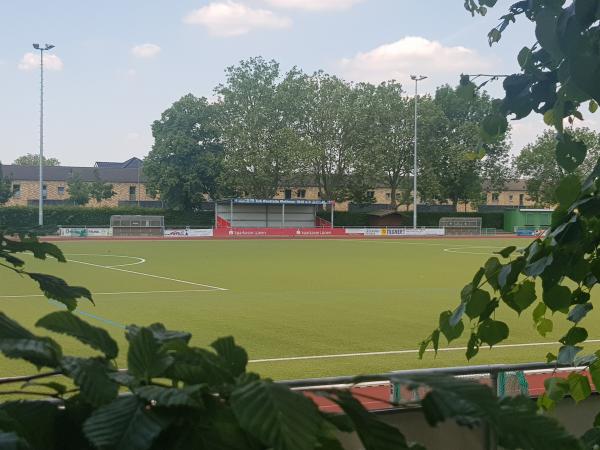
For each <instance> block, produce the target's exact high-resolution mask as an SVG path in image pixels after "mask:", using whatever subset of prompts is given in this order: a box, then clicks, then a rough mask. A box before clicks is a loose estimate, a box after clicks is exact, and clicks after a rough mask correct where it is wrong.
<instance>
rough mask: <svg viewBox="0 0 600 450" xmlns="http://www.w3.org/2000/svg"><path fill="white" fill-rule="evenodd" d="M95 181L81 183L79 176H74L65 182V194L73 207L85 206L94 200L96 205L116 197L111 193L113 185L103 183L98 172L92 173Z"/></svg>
mask: <svg viewBox="0 0 600 450" xmlns="http://www.w3.org/2000/svg"><path fill="white" fill-rule="evenodd" d="M94 177H95V180H94V181H93V182H91V183H90V182H86V181H83V179H82V178H81V176H80V175H79V174H75V175H74V176H73V177H71V179H69V180H68V181H67V192H68V194H69V201H70V202H72V203H73V204H74V205H79V206H83V205H87V204H88V203H89V202H90V200H92V199H94V200H96V201H97V202H98V203H100V202H101V201H102V200H108V199H110V198H112V197H114V196H115V195H116V192H115V191H113V185H112V184H109V183H105V182H103V181H102V180H101V179H100V176H99V174H98V171H95V172H94Z"/></svg>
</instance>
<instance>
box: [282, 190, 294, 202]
mask: <svg viewBox="0 0 600 450" xmlns="http://www.w3.org/2000/svg"><path fill="white" fill-rule="evenodd" d="M284 194H285V195H284V197H285V199H286V200H291V198H292V190H291V189H286V190H285V192H284Z"/></svg>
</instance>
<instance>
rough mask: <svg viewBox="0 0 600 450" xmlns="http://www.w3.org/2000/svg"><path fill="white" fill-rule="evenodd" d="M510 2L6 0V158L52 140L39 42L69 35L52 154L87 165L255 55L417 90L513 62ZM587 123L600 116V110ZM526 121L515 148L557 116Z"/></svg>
mask: <svg viewBox="0 0 600 450" xmlns="http://www.w3.org/2000/svg"><path fill="white" fill-rule="evenodd" d="M509 3H511V2H509V1H503V0H500V1H499V2H498V6H497V7H496V8H495V9H493V10H491V11H490V12H489V13H488V15H487V16H486V17H484V18H481V17H475V18H472V17H471V15H470V14H469V13H468V12H467V11H466V10H464V8H463V1H462V0H418V1H414V0H177V1H173V0H171V1H168V0H103V1H96V2H91V1H82V0H54V1H52V2H48V1H39V0H29V1H27V2H23V1H8V0H1V1H0V30H2V31H1V42H0V161H2V162H3V163H5V164H7V163H10V162H12V161H13V160H14V159H15V158H17V157H18V156H20V155H22V154H25V153H36V152H38V151H39V150H38V149H39V147H38V146H39V134H38V127H39V55H38V54H34V50H33V48H32V43H34V42H40V43H50V44H54V45H55V46H56V48H55V49H53V50H52V51H50V52H49V53H48V54H47V56H46V57H45V60H44V61H45V67H46V69H47V70H46V72H45V89H46V91H45V92H46V94H45V154H46V155H47V156H49V157H55V158H58V159H59V160H60V161H61V163H62V164H63V165H82V166H86V165H91V164H93V163H94V162H95V161H99V160H100V161H125V160H127V159H128V158H130V157H132V156H137V157H140V158H143V157H144V156H145V155H146V154H147V153H148V152H149V151H150V149H151V147H152V143H153V140H152V134H151V130H150V126H151V124H152V122H153V121H154V120H156V119H158V118H160V114H161V112H162V111H164V110H165V109H166V108H168V107H169V106H170V105H171V104H172V103H173V102H174V101H176V100H177V99H178V98H180V97H182V96H183V95H185V94H187V93H192V94H194V95H196V96H205V97H208V98H211V97H213V90H214V87H215V86H216V85H217V84H219V83H221V82H223V81H224V70H225V69H226V68H227V67H228V66H231V65H235V64H236V63H238V62H239V61H240V60H242V59H245V58H249V57H253V56H262V57H264V58H266V59H275V60H277V61H278V62H279V63H280V64H281V67H282V70H284V71H285V70H288V69H289V68H291V67H293V66H298V67H299V68H301V69H303V70H304V71H305V72H308V73H311V72H313V71H316V70H319V69H322V70H325V71H326V72H329V73H332V74H336V75H339V76H341V77H343V78H345V79H347V80H350V81H370V82H376V83H377V82H381V81H385V80H389V79H396V80H398V81H400V82H401V83H403V84H404V85H405V87H406V90H407V91H408V92H409V93H412V92H413V90H414V85H413V84H412V83H411V81H410V74H412V73H417V74H423V75H427V76H428V77H429V78H428V79H427V80H425V81H423V82H422V83H421V84H420V90H421V92H423V93H425V92H427V93H433V92H435V88H436V86H438V85H440V84H443V83H449V84H452V85H455V84H457V83H458V79H459V75H460V74H461V73H482V72H483V73H513V72H515V71H517V70H518V64H517V62H516V55H517V53H518V51H519V50H520V49H521V48H522V47H523V46H524V45H530V44H532V43H533V39H534V38H533V29H532V27H531V25H530V24H529V23H527V22H519V23H517V24H516V25H514V26H512V28H511V29H510V32H508V33H506V34H505V37H504V38H503V40H502V41H501V43H500V45H495V46H494V47H492V48H490V47H489V46H488V44H487V38H486V34H487V32H488V31H489V29H490V28H492V27H493V26H494V25H495V24H496V23H497V19H498V18H499V17H500V16H501V15H502V14H503V13H504V11H505V9H506V7H507V6H508V4H509ZM489 91H490V94H492V95H494V96H501V94H502V90H501V86H500V85H499V84H496V85H494V86H491V88H490V89H489ZM584 124H585V125H587V126H590V127H591V128H594V129H597V130H600V119H599V118H598V117H594V116H592V117H590V118H587V117H586V120H585V123H584ZM512 126H513V134H512V141H513V152H514V153H517V152H518V151H520V149H521V148H522V147H523V146H524V145H526V144H527V143H529V142H531V141H533V140H534V139H535V136H536V135H538V134H540V133H541V132H542V131H543V129H544V125H543V122H542V120H541V118H540V117H539V116H532V117H531V118H528V119H527V120H524V121H519V122H513V123H512Z"/></svg>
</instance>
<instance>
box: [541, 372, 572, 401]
mask: <svg viewBox="0 0 600 450" xmlns="http://www.w3.org/2000/svg"><path fill="white" fill-rule="evenodd" d="M544 387H545V388H546V395H547V396H548V398H549V399H550V400H552V401H553V402H559V401H561V400H562V399H563V398H564V397H565V395H567V394H568V393H569V383H568V382H567V380H565V379H564V378H558V377H552V378H546V380H544Z"/></svg>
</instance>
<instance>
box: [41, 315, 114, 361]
mask: <svg viewBox="0 0 600 450" xmlns="http://www.w3.org/2000/svg"><path fill="white" fill-rule="evenodd" d="M35 325H36V326H37V327H42V328H45V329H47V330H50V331H54V332H55V333H62V334H66V335H68V336H71V337H74V338H75V339H77V340H79V341H80V342H83V343H84V344H86V345H89V346H90V347H92V348H95V349H96V350H100V351H101V352H102V353H104V354H105V355H106V357H107V358H109V359H114V358H116V357H117V355H118V353H119V348H118V347H117V343H116V342H115V341H114V339H113V338H111V337H110V335H109V334H108V332H107V331H106V330H103V329H102V328H98V327H94V326H92V325H90V324H88V323H87V322H85V321H83V320H81V319H80V318H79V317H77V316H76V315H74V314H72V313H70V312H67V311H57V312H53V313H50V314H48V315H46V316H44V317H42V318H41V319H40V320H38V321H37V323H36V324H35Z"/></svg>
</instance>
